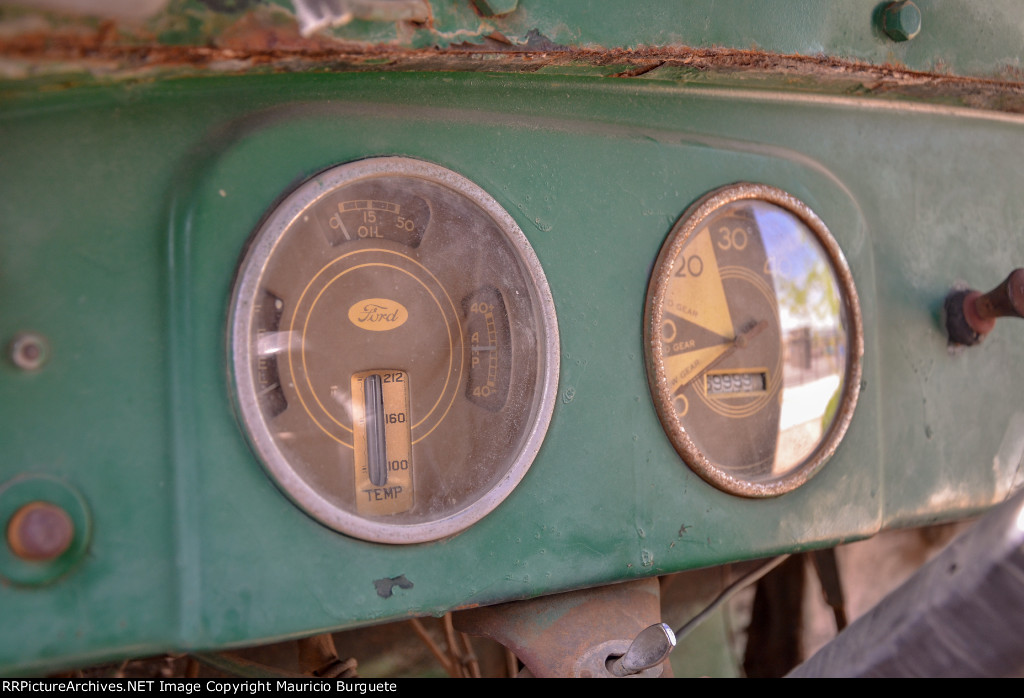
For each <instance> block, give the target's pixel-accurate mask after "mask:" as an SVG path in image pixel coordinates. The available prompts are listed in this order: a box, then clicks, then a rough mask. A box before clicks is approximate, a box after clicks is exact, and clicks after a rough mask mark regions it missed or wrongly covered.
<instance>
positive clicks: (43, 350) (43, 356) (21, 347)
mask: <svg viewBox="0 0 1024 698" xmlns="http://www.w3.org/2000/svg"><path fill="white" fill-rule="evenodd" d="M8 350H9V355H10V358H11V362H12V363H13V364H14V365H15V366H17V367H18V368H20V369H21V370H23V371H35V370H37V369H39V368H41V367H42V365H43V364H45V363H46V360H47V359H48V358H50V348H49V346H48V345H47V343H46V338H45V337H43V336H42V335H41V334H37V333H35V332H20V333H18V334H16V335H15V336H14V339H12V340H11V344H10V346H9V347H8Z"/></svg>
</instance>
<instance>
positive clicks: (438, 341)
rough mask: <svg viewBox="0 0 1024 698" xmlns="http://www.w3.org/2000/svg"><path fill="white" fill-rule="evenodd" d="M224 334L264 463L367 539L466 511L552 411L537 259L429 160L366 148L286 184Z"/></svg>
mask: <svg viewBox="0 0 1024 698" xmlns="http://www.w3.org/2000/svg"><path fill="white" fill-rule="evenodd" d="M230 332H231V354H232V365H233V368H234V385H235V390H236V398H237V403H238V407H239V412H240V413H241V417H242V421H243V423H244V427H245V430H246V432H247V434H248V437H249V440H250V441H251V443H252V445H253V447H254V449H255V451H256V453H257V454H258V455H259V457H260V459H261V461H262V462H263V465H264V466H265V468H266V470H267V471H268V473H269V474H270V476H271V477H272V478H273V479H274V480H275V482H276V483H277V484H278V486H279V487H280V488H281V489H282V490H283V491H284V492H285V493H286V494H287V495H288V496H289V497H291V499H292V500H293V501H295V502H296V503H297V504H298V505H299V506H300V507H301V508H303V509H304V510H305V511H306V512H307V513H309V514H310V515H311V516H313V517H314V518H316V519H317V520H319V521H321V522H322V523H324V524H326V525H328V526H330V527H332V528H334V529H336V530H338V531H341V532H344V533H347V534H350V535H353V536H357V537H360V538H364V539H367V540H372V541H379V542H389V543H413V542H421V541H426V540H433V539H436V538H441V537H443V536H447V535H451V534H453V533H456V532H458V531H461V530H463V529H465V528H466V527H468V526H470V525H471V524H473V523H474V522H476V521H478V520H479V519H480V518H482V517H483V516H485V515H486V514H487V513H488V512H490V511H491V510H493V509H494V508H495V507H496V506H498V504H499V503H500V502H501V501H502V500H503V499H504V498H505V497H506V496H508V494H509V493H510V492H511V491H512V489H513V488H514V487H515V486H516V485H517V484H518V483H519V481H520V480H521V479H522V478H523V476H524V475H525V473H526V471H527V469H528V468H529V466H530V464H531V462H532V461H533V458H534V456H535V455H536V453H537V451H538V449H539V448H540V444H541V440H542V439H543V437H544V433H545V431H546V429H547V425H548V422H549V421H550V418H551V412H552V408H553V402H554V392H555V389H556V384H557V376H558V331H557V325H556V323H555V311H554V306H553V304H552V301H551V295H550V292H549V290H548V286H547V282H546V280H545V278H544V275H543V273H542V271H541V268H540V264H539V263H538V261H537V258H536V256H535V255H534V252H533V250H532V248H531V247H530V245H529V243H528V242H527V240H526V237H525V236H524V235H523V233H522V231H521V230H520V229H519V228H518V226H517V225H516V223H515V221H514V220H513V219H512V218H511V217H510V216H509V215H508V213H507V212H505V211H504V210H503V209H502V208H501V207H500V206H499V205H498V203H497V202H496V201H494V199H492V198H491V197H490V196H489V195H488V194H487V193H486V192H484V191H483V190H482V189H480V188H479V187H477V186H476V185H474V184H473V183H471V182H470V181H468V180H467V179H465V178H464V177H461V176H460V175H458V174H456V173H454V172H452V171H450V170H447V169H445V168H442V167H439V166H437V165H432V164H429V163H425V162H421V161H418V160H411V159H407V158H372V159H368V160H362V161H358V162H354V163H349V164H346V165H340V166H338V167H335V168H332V169H330V170H327V171H326V172H322V173H321V174H319V175H317V176H316V177H314V178H313V179H311V180H309V181H307V182H306V183H305V184H302V185H301V186H299V187H298V189H296V190H295V191H294V192H292V193H291V194H290V195H289V196H287V197H286V198H285V199H284V200H283V201H282V202H281V204H280V205H279V206H277V207H276V208H275V209H274V210H273V211H272V212H271V213H270V215H269V216H268V217H267V218H266V220H265V222H264V223H263V225H262V226H261V227H260V228H259V230H257V231H256V233H255V235H254V237H253V239H252V241H251V244H250V246H249V249H248V250H247V252H246V253H245V255H244V257H243V259H242V262H241V265H240V267H239V272H238V276H237V281H236V284H235V289H234V296H233V306H232V315H231V320H230Z"/></svg>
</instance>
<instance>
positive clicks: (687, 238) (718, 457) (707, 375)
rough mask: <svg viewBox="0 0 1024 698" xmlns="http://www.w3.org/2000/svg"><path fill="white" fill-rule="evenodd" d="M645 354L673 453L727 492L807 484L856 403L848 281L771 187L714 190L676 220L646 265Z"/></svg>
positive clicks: (819, 231) (834, 257)
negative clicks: (648, 272)
mask: <svg viewBox="0 0 1024 698" xmlns="http://www.w3.org/2000/svg"><path fill="white" fill-rule="evenodd" d="M645 346H646V349H647V359H648V362H647V363H648V378H649V381H650V385H651V392H652V394H653V396H654V402H655V406H656V407H657V410H658V415H659V417H660V418H661V422H662V425H663V426H664V427H665V431H666V432H667V433H668V435H669V438H670V439H671V441H672V444H673V445H674V446H675V448H676V450H677V451H678V452H679V454H680V455H681V456H682V457H683V459H684V460H685V461H686V462H687V464H688V465H689V466H690V467H691V468H692V469H693V470H694V471H695V472H697V473H698V474H699V475H701V477H703V478H704V479H706V480H708V481H709V482H711V483H712V484H714V485H716V486H718V487H720V488H721V489H724V490H726V491H728V492H732V493H734V494H740V495H745V496H750V497H767V496H774V495H778V494H782V493H783V492H787V491H789V490H792V489H793V488H795V487H798V486H799V485H801V484H803V483H804V482H806V480H807V479H808V478H809V477H810V476H811V475H813V474H814V473H815V472H816V471H817V470H818V469H819V468H820V467H821V466H822V465H823V464H824V463H825V461H826V460H827V459H828V458H829V456H831V455H832V453H833V452H834V451H835V449H836V447H837V446H838V444H839V442H840V440H841V439H842V437H843V435H844V434H845V432H846V428H847V426H848V425H849V422H850V418H851V416H852V413H853V409H854V406H855V405H856V402H857V394H858V391H859V388H860V358H861V355H862V354H863V340H862V338H861V320H860V309H859V304H858V301H857V292H856V289H855V288H854V285H853V278H852V276H851V275H850V271H849V268H848V267H847V265H846V261H845V260H844V259H843V255H842V252H841V251H840V250H839V246H838V245H837V244H836V242H835V240H834V239H833V238H832V235H831V234H830V233H829V231H828V229H827V228H826V227H825V224H824V223H823V222H822V221H821V219H819V218H818V217H817V216H816V215H815V214H814V212H813V211H811V210H810V209H809V208H807V206H805V205H804V204H803V203H801V202H800V201H798V200H797V199H795V198H793V197H792V196H790V195H789V194H787V193H785V192H783V191H780V190H778V189H774V188H772V187H768V186H764V185H757V184H739V185H734V186H730V187H726V188H724V189H720V190H718V191H715V192H712V193H711V194H709V195H708V196H706V197H704V198H703V199H701V200H700V201H698V202H697V203H696V204H694V206H693V207H691V208H690V209H689V210H688V211H687V212H686V213H685V214H683V216H682V218H680V220H679V222H678V223H676V225H675V227H673V229H672V232H671V233H670V234H669V237H668V240H667V241H666V242H665V245H664V247H663V248H662V250H661V254H660V255H659V256H658V260H657V263H656V265H655V268H654V274H653V277H652V279H651V285H650V288H649V290H648V296H647V313H646V317H645Z"/></svg>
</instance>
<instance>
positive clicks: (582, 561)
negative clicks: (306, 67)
mask: <svg viewBox="0 0 1024 698" xmlns="http://www.w3.org/2000/svg"><path fill="white" fill-rule="evenodd" d="M1022 134H1024V120H1022V119H1020V118H1019V117H1016V116H1013V115H1006V114H999V113H995V112H981V111H977V112H974V111H968V110H964V109H952V108H937V107H929V106H920V105H906V104H900V103H895V102H881V101H877V100H869V99H861V100H858V99H854V98H831V97H817V96H814V95H809V94H795V93H785V92H775V91H755V90H739V89H726V88H714V87H708V86H704V87H699V88H698V87H693V86H687V85H680V84H676V83H674V82H671V81H661V80H656V79H639V78H638V79H623V80H609V79H602V78H590V77H567V76H560V75H503V74H481V73H473V74H470V73H457V72H452V73H398V72H393V73H373V72H362V73H353V74H304V75H263V76H249V77H206V78H190V79H185V78H182V79H176V80H164V81H157V82H135V83H123V84H118V85H107V86H99V85H97V86H93V87H79V88H74V89H66V90H60V89H56V90H40V91H38V92H34V93H33V92H24V93H22V94H21V95H19V96H16V97H10V98H8V99H7V100H5V102H4V103H3V106H2V110H0V160H2V162H3V166H2V168H0V308H2V310H0V339H2V341H3V342H4V343H5V344H6V343H7V342H9V341H11V340H12V339H13V338H14V337H15V336H16V335H18V334H19V333H24V332H34V333H38V334H39V335H41V336H42V337H43V338H45V341H46V343H47V345H48V360H47V361H46V363H45V364H44V365H43V366H42V367H41V368H39V369H37V370H22V369H20V368H18V367H17V366H15V365H14V363H12V362H11V361H8V360H6V359H5V361H4V362H3V364H2V365H0V415H2V418H0V442H2V443H3V458H2V460H0V487H4V488H5V490H4V492H7V493H8V494H10V492H14V491H16V490H19V488H20V489H25V488H28V489H31V488H32V487H33V486H36V487H38V486H39V483H40V481H45V482H48V483H51V484H52V483H56V484H52V486H53V487H56V488H58V489H61V491H63V492H65V493H72V494H73V495H74V496H75V497H77V498H78V500H79V501H81V502H83V503H84V504H83V507H84V510H85V513H84V514H83V515H82V516H83V521H84V520H88V531H89V535H88V539H87V540H84V541H80V543H82V545H81V549H78V548H74V549H73V551H74V550H78V553H76V554H78V555H79V557H78V559H76V560H75V562H74V564H73V565H71V566H70V569H65V570H60V573H59V574H58V573H57V572H54V573H53V574H51V575H49V576H47V574H45V573H40V574H39V575H37V576H36V577H31V575H29V577H18V576H17V573H18V570H15V571H14V572H11V571H10V570H11V569H12V564H13V563H12V562H11V560H10V559H9V557H10V556H9V554H8V557H7V558H4V559H0V567H2V569H0V573H3V574H4V577H5V579H6V580H8V581H7V582H5V583H4V584H3V585H2V586H0V615H2V616H3V618H4V623H3V630H2V631H0V668H2V670H4V671H12V670H13V669H14V668H18V669H19V670H22V671H36V670H43V669H45V668H48V667H53V666H59V665H66V664H74V663H86V662H90V661H94V660H100V659H105V658H111V657H116V656H127V655H140V654H145V653H154V652H160V651H167V650H186V649H187V650H199V649H210V648H223V647H230V646H240V645H245V644H253V643H256V642H260V641H265V640H270V639H274V638H285V637H294V636H299V635H305V634H311V633H313V632H316V631H321V630H326V629H337V628H344V627H354V626H357V625H360V624H368V623H377V622H382V621H386V620H389V619H396V618H402V617H408V616H415V615H430V614H440V613H443V612H445V611H448V610H451V609H457V608H465V607H471V606H476V605H485V604H491V603H496V602H501V601H508V600H515V599H524V598H530V597H536V596H539V595H544V594H550V593H555V592H558V591H563V590H569V589H574V588H581V587H586V586H595V585H601V584H607V583H611V582H616V581H623V580H628V579H633V578H637V577H644V576H651V575H659V574H665V573H670V572H674V571H679V570H684V569H690V568H696V567H703V566H708V565H715V564H719V563H723V562H727V561H734V560H739V559H745V558H753V557H758V556H764V555H771V554H774V553H777V552H780V551H793V550H802V549H809V548H813V547H820V546H824V545H829V544H832V543H835V542H837V541H843V540H850V539H855V538H860V537H865V536H869V535H871V534H873V533H875V532H877V531H879V530H881V529H883V528H886V527H893V526H904V525H915V524H920V523H926V522H933V521H940V520H949V519H954V518H961V517H964V516H966V515H969V514H972V513H974V512H977V511H979V510H981V509H983V508H985V507H987V506H988V505H990V504H992V503H994V502H996V501H999V500H1001V499H1002V498H1003V497H1004V496H1005V494H1006V493H1007V492H1008V491H1009V490H1010V488H1011V487H1012V486H1013V485H1014V484H1018V482H1017V481H1019V479H1020V477H1021V473H1020V471H1021V458H1022V451H1024V441H1022V439H1024V437H1022V433H1024V424H1022V423H1024V405H1022V403H1021V395H1022V394H1024V384H1022V382H1024V379H1022V377H1021V376H1022V374H1021V372H1020V371H1019V370H1015V369H1014V368H1013V367H1019V366H1020V365H1021V363H1022V361H1024V341H1022V340H1024V326H1020V323H1017V325H1014V324H1013V322H1012V321H1010V322H1006V323H1003V324H1001V325H1000V327H998V328H997V330H996V331H995V332H993V334H992V335H991V336H990V337H989V338H988V339H986V341H985V342H984V343H983V344H982V345H980V346H978V347H975V348H971V349H969V350H966V351H964V352H962V353H960V354H954V353H951V352H950V351H949V349H948V348H947V342H946V337H945V334H944V331H943V329H942V325H941V323H940V318H939V309H940V308H941V305H942V301H943V298H944V297H945V295H946V293H947V292H948V290H949V288H950V287H951V286H952V284H953V283H954V282H955V281H957V280H965V281H967V282H969V283H970V284H972V285H973V286H975V287H978V288H985V289H987V288H991V287H992V286H994V285H995V284H997V283H998V282H1000V281H1002V279H1003V278H1005V276H1006V274H1007V273H1008V272H1009V270H1010V269H1011V268H1013V267H1014V266H1018V265H1019V264H1020V255H1021V247H1020V233H1019V225H1018V222H1019V221H1020V220H1021V219H1022V218H1024V199H1022V198H1021V197H1020V196H1019V191H1021V189H1022V187H1024V181H1022V179H1024V171H1022V170H1021V168H1020V167H1019V161H1020V157H1019V144H1020V142H1021V137H1022ZM383 155H389V156H403V157H406V158H413V159H418V160H423V161H427V162H430V163H435V164H437V165H440V166H442V167H444V168H448V169H450V170H452V171H454V172H457V173H459V174H460V175H462V176H463V177H465V178H467V179H468V180H470V181H471V182H473V183H475V184H476V185H478V186H479V187H481V188H482V189H483V190H484V191H485V192H487V193H488V194H489V195H490V196H491V197H493V198H494V199H495V200H496V201H497V202H498V203H499V204H500V206H501V207H503V208H504V209H505V210H506V211H508V212H509V213H510V214H511V216H512V218H513V219H514V220H515V221H516V222H517V223H518V225H519V227H520V228H521V229H522V231H523V232H524V233H525V235H526V238H527V239H528V240H529V243H530V245H531V246H532V247H533V249H534V251H535V252H536V255H537V257H538V259H539V261H540V265H541V267H542V268H543V270H544V273H545V274H546V277H547V280H548V283H549V284H550V288H551V293H552V296H553V300H554V306H555V312H556V315H557V322H558V330H559V334H560V375H559V381H558V385H557V394H556V395H555V407H554V413H553V417H552V420H551V424H550V427H549V429H548V432H547V435H546V438H545V439H544V442H543V445H542V447H541V449H540V452H539V455H538V456H537V458H536V460H535V461H534V463H533V465H532V467H531V469H530V470H529V472H528V473H527V475H526V476H525V478H524V479H523V481H522V482H521V483H520V485H519V486H518V487H517V488H516V489H515V490H514V491H513V492H512V494H511V495H510V496H509V497H508V498H507V499H506V500H505V501H504V502H503V503H502V504H501V505H500V506H498V507H497V509H496V510H494V511H493V512H492V513H491V514H489V515H488V516H486V517H485V518H483V519H482V520H481V521H480V522H479V523H476V524H475V525H473V526H472V527H470V528H469V529H468V530H465V531H463V532H462V533H459V534H457V535H454V536H450V537H448V538H445V539H442V540H438V541H434V542H429V543H420V544H414V545H388V544H379V543H370V542H365V541H362V540H357V539H355V538H352V537H348V536H345V535H342V534H339V533H336V532H334V531H332V530H330V529H328V528H326V527H324V526H322V525H320V524H318V523H317V522H315V521H314V520H313V519H311V518H310V517H308V516H306V515H305V514H304V513H303V512H302V511H300V510H299V509H298V508H297V507H295V506H294V505H293V504H292V503H291V502H290V501H289V500H288V499H287V498H286V497H285V496H283V495H282V494H281V492H280V491H279V490H278V489H277V488H276V487H275V485H274V483H273V482H272V481H271V480H270V479H269V478H268V477H267V475H266V474H265V472H264V470H263V468H262V467H261V466H260V463H259V461H258V460H257V458H256V456H254V455H253V452H252V451H251V449H250V447H249V444H248V442H247V439H246V437H245V434H244V432H243V430H242V428H241V427H240V422H239V418H238V417H237V416H236V413H235V407H234V401H233V397H232V390H233V389H232V386H231V382H230V372H229V347H228V314H229V305H230V300H231V292H232V286H233V282H234V277H235V272H236V270H237V268H238V264H239V260H240V258H241V255H242V253H243V251H244V249H245V248H246V245H247V242H248V240H249V239H250V236H252V234H253V232H254V230H256V229H257V227H258V226H259V224H260V223H261V220H263V219H264V217H265V216H266V215H267V214H268V213H269V212H270V211H271V210H272V209H273V208H274V206H275V205H276V203H277V202H279V201H280V200H281V198H282V197H283V196H284V195H285V194H286V193H288V192H290V191H292V190H294V189H295V188H296V187H298V186H299V185H300V184H301V183H303V182H305V181H307V180H309V179H310V178H312V177H314V175H316V174H317V173H319V172H322V171H324V170H326V169H327V168H330V167H332V166H334V165H338V164H341V163H346V162H352V161H356V160H360V159H363V158H368V157H372V156H383ZM735 182H754V183H760V184H766V185H770V186H773V187H777V188H779V189H782V190H784V191H786V192H788V193H790V194H792V195H793V196H795V197H797V198H798V199H800V200H801V201H803V202H804V203H805V204H806V205H807V206H809V207H810V208H811V209H812V210H813V211H814V212H815V213H816V214H817V215H818V216H819V217H820V218H821V219H822V220H823V221H824V223H825V224H826V225H827V226H828V227H829V229H830V230H831V232H832V235H833V236H834V237H835V239H836V241H837V242H838V244H839V246H840V248H841V249H842V251H843V254H844V255H845V257H846V260H847V261H848V263H849V266H850V269H851V271H852V275H853V279H854V282H855V284H856V288H857V291H858V293H859V298H860V306H861V311H862V314H863V322H864V339H865V352H864V356H863V359H862V369H863V373H862V381H861V394H860V400H859V404H858V405H857V408H856V411H855V413H854V415H853V419H852V423H851V425H850V428H849V431H848V433H847V434H846V436H845V439H844V440H843V442H842V443H841V444H840V446H839V448H838V450H837V452H836V454H835V456H834V457H833V458H832V459H831V461H830V462H829V463H828V464H827V465H826V466H825V467H824V468H823V470H822V471H821V472H820V473H819V474H818V475H816V476H815V477H814V478H813V479H812V480H811V481H810V482H809V483H807V484H806V485H804V486H803V487H800V488H798V489H796V490H795V491H793V492H790V493H788V494H785V495H782V496H779V497H775V498H768V499H747V498H743V497H738V496H734V495H730V494H726V493H725V492H722V491H720V490H718V489H716V488H715V487H713V486H711V485H709V484H707V483H706V482H705V481H704V480H702V479H701V478H700V477H698V476H697V475H695V474H694V473H693V472H691V471H690V470H689V469H688V468H687V466H686V465H685V464H684V463H683V461H682V460H681V459H680V457H679V455H678V454H677V453H676V451H675V450H674V449H673V447H672V444H671V442H670V441H669V439H668V437H667V436H666V434H665V431H664V430H663V428H662V426H661V423H660V422H659V419H658V416H657V413H656V412H655V408H654V404H653V401H652V398H651V391H650V389H649V387H648V382H647V377H646V369H645V364H644V361H645V359H644V346H643V317H644V310H645V297H646V294H647V289H648V284H649V282H650V275H651V272H652V269H653V267H654V262H655V259H656V258H657V256H658V252H659V250H660V249H661V246H662V244H663V243H664V241H665V239H666V236H667V235H668V232H669V230H670V229H671V227H672V226H673V224H674V223H675V221H676V220H677V219H678V218H679V216H680V215H681V214H682V212H683V211H684V210H685V209H686V208H687V207H688V206H690V205H691V204H692V203H693V202H695V201H696V200H698V199H699V198H700V197H702V196H703V195H704V194H706V193H707V192H709V191H712V190H714V189H717V188H719V187H722V186H724V185H728V184H731V183H735ZM0 494H2V493H0ZM33 496H34V495H33ZM2 503H3V500H2V496H0V504H2ZM86 528H87V527H86V525H85V524H84V523H82V524H80V525H79V527H78V530H79V533H80V535H85V534H84V533H82V532H83V531H84V530H85V529H86ZM3 566H5V567H3ZM30 577H31V578H30ZM400 577H404V580H402V583H401V584H394V585H392V584H391V583H389V582H388V581H387V580H395V579H396V578H400ZM11 579H20V580H21V581H20V582H19V583H13V582H11V581H10V580H11Z"/></svg>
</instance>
